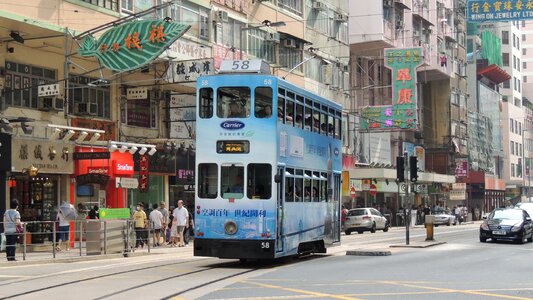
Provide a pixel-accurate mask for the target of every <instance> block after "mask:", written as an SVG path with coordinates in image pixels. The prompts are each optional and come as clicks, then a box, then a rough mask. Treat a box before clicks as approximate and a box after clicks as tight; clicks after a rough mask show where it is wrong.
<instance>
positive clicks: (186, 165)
mask: <svg viewBox="0 0 533 300" xmlns="http://www.w3.org/2000/svg"><path fill="white" fill-rule="evenodd" d="M176 157H177V162H176V184H194V164H195V161H196V155H195V154H193V152H190V151H187V152H186V153H178V154H177V155H176Z"/></svg>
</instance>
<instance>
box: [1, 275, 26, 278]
mask: <svg viewBox="0 0 533 300" xmlns="http://www.w3.org/2000/svg"><path fill="white" fill-rule="evenodd" d="M28 277H32V276H31V275H0V278H28Z"/></svg>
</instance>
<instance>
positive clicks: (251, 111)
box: [194, 60, 342, 259]
mask: <svg viewBox="0 0 533 300" xmlns="http://www.w3.org/2000/svg"><path fill="white" fill-rule="evenodd" d="M263 65H264V63H262V62H261V61H253V60H252V61H224V62H223V63H222V67H221V73H219V74H218V75H210V76H203V77H200V78H199V79H198V83H197V119H196V120H197V123H196V125H197V130H196V199H195V201H196V203H195V229H194V231H195V240H194V255H196V256H212V257H220V258H239V259H273V258H279V257H284V256H293V255H299V254H304V253H325V252H326V248H327V247H328V246H332V245H335V244H338V243H340V188H341V168H342V162H341V161H342V155H341V151H340V149H341V132H340V130H341V119H342V118H341V109H342V107H341V106H340V105H339V104H337V103H335V102H333V101H329V100H327V99H325V98H323V97H321V96H319V95H317V94H315V93H311V92H308V91H306V90H304V89H302V88H300V87H298V86H296V85H294V84H291V83H289V82H287V81H285V80H283V79H281V78H278V77H276V76H272V75H270V74H268V73H267V74H265V72H261V69H264V67H263V68H261V66H263ZM228 69H229V70H232V69H233V70H232V71H233V72H228V73H222V71H224V70H228ZM251 71H254V72H255V73H243V72H251Z"/></svg>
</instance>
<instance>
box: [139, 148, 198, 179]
mask: <svg viewBox="0 0 533 300" xmlns="http://www.w3.org/2000/svg"><path fill="white" fill-rule="evenodd" d="M176 156H177V155H174V154H171V153H165V152H164V151H157V152H156V153H154V155H152V156H150V159H149V160H148V172H150V173H156V174H158V175H175V174H176ZM141 157H142V155H139V154H138V153H135V154H134V155H133V163H134V165H133V170H134V171H135V172H139V173H140V172H141ZM193 166H194V163H193Z"/></svg>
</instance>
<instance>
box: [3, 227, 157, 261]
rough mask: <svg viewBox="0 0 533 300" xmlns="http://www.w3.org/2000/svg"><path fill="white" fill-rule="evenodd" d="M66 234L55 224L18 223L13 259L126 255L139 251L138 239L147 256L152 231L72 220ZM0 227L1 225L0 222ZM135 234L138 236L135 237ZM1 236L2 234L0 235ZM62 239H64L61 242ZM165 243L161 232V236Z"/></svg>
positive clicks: (4, 242) (148, 228)
mask: <svg viewBox="0 0 533 300" xmlns="http://www.w3.org/2000/svg"><path fill="white" fill-rule="evenodd" d="M69 223H70V224H69V228H68V231H67V230H65V229H66V228H64V227H61V226H59V222H57V221H30V222H24V221H23V222H22V225H23V231H22V233H19V234H17V236H18V238H17V242H16V243H15V247H16V256H19V255H20V254H22V259H23V260H26V259H27V258H28V257H29V256H31V257H32V258H37V259H38V258H40V259H47V258H50V257H52V258H57V257H60V256H63V257H76V256H90V255H106V254H113V253H122V254H123V255H124V256H128V254H129V253H131V252H135V251H138V250H141V249H139V248H136V247H135V246H136V240H137V239H139V238H142V240H143V242H145V244H146V246H147V247H146V248H144V247H142V250H144V249H146V251H148V253H149V252H150V246H151V241H152V229H151V228H150V224H149V225H148V226H147V228H143V229H141V230H139V229H135V228H134V221H133V220H85V219H81V220H73V221H70V222H69ZM0 224H2V223H1V222H0ZM136 232H137V233H140V234H141V236H140V237H137V236H136ZM2 235H3V233H2ZM65 235H66V236H67V237H68V238H65ZM162 236H163V240H164V239H165V238H164V237H165V234H164V232H163V233H162ZM5 246H7V245H6V240H5V239H4V237H2V249H0V250H1V252H5Z"/></svg>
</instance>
